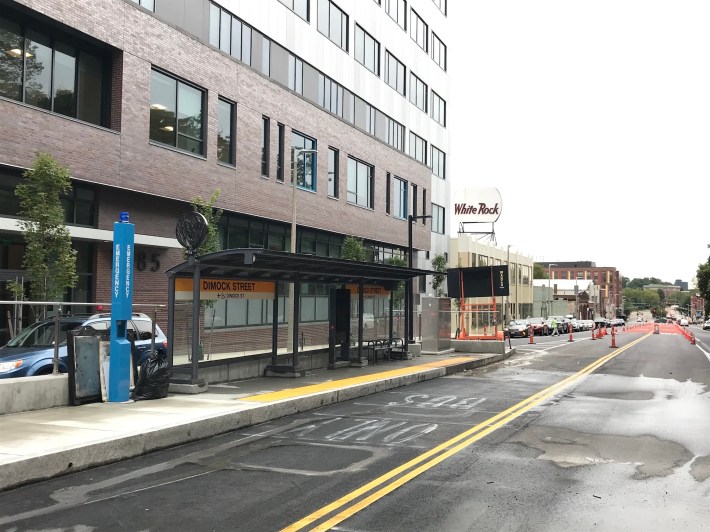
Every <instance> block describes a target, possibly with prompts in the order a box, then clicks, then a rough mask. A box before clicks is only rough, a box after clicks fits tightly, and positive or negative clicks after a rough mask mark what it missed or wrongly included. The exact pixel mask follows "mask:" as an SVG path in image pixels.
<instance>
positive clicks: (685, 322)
mask: <svg viewBox="0 0 710 532" xmlns="http://www.w3.org/2000/svg"><path fill="white" fill-rule="evenodd" d="M678 323H679V324H680V326H681V327H687V326H688V318H681V319H680V321H679V322H678Z"/></svg>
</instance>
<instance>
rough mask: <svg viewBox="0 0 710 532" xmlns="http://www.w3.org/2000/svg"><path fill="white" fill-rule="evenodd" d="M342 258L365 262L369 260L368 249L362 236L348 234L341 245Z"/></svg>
mask: <svg viewBox="0 0 710 532" xmlns="http://www.w3.org/2000/svg"><path fill="white" fill-rule="evenodd" d="M340 258H341V259H345V260H357V261H360V262H365V261H366V260H367V251H366V250H365V245H364V244H363V241H362V238H357V237H355V236H352V235H348V236H346V237H345V239H344V240H343V245H342V246H341V247H340Z"/></svg>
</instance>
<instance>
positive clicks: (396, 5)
mask: <svg viewBox="0 0 710 532" xmlns="http://www.w3.org/2000/svg"><path fill="white" fill-rule="evenodd" d="M385 11H387V14H388V15H389V16H390V17H392V20H394V21H395V22H396V23H397V24H399V25H400V27H401V28H402V29H403V30H404V31H407V0H385Z"/></svg>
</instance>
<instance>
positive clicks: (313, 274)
mask: <svg viewBox="0 0 710 532" xmlns="http://www.w3.org/2000/svg"><path fill="white" fill-rule="evenodd" d="M196 267H199V269H200V277H210V278H217V279H220V278H221V279H252V280H260V281H281V282H293V281H295V280H298V281H299V282H301V283H359V282H364V283H366V284H381V285H386V284H389V283H393V282H394V283H396V282H399V281H407V280H409V279H412V278H414V277H419V276H421V275H434V274H437V273H439V272H435V271H429V270H419V269H416V268H407V267H402V266H392V265H390V264H379V263H372V262H358V261H352V260H344V259H334V258H330V257H319V256H315V255H305V254H302V253H289V252H285V251H270V250H266V249H260V248H256V249H254V248H239V249H226V250H223V251H217V252H215V253H208V254H206V255H201V256H198V257H197V260H196V261H191V260H188V261H185V262H183V263H181V264H178V265H177V266H174V267H173V268H170V269H169V270H168V271H167V272H166V274H167V275H168V276H169V277H170V276H175V277H192V276H193V275H194V271H195V268H196Z"/></svg>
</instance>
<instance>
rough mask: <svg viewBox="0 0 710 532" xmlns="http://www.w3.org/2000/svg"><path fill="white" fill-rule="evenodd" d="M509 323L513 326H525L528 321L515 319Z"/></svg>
mask: <svg viewBox="0 0 710 532" xmlns="http://www.w3.org/2000/svg"><path fill="white" fill-rule="evenodd" d="M509 325H511V326H513V325H520V326H522V327H525V326H527V323H526V322H524V321H523V320H513V321H511V322H510V323H509Z"/></svg>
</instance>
